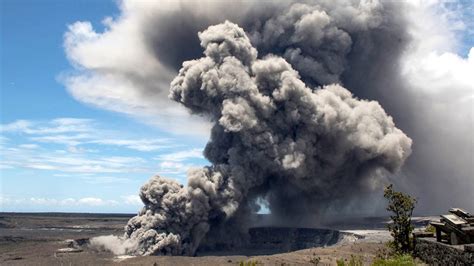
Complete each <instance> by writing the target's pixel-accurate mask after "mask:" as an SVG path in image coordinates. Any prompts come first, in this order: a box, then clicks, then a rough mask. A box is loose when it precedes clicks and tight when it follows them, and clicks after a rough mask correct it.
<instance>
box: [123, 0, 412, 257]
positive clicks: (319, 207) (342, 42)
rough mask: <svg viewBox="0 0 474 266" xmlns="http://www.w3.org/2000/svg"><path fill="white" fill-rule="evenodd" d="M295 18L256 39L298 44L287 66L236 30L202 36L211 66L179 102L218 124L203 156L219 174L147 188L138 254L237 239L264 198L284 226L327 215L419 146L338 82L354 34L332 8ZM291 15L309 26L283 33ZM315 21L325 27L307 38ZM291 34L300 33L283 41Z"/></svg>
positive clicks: (184, 87)
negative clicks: (340, 24) (331, 13)
mask: <svg viewBox="0 0 474 266" xmlns="http://www.w3.org/2000/svg"><path fill="white" fill-rule="evenodd" d="M290 10H291V12H290V13H288V14H286V15H283V17H281V18H280V17H279V16H276V17H274V18H273V19H270V20H269V21H267V22H268V23H267V24H266V25H271V26H268V27H269V28H268V30H265V27H266V26H264V27H263V28H264V29H263V30H262V31H261V34H260V36H259V37H258V38H260V40H262V41H263V42H264V43H269V44H271V45H270V46H273V42H282V41H283V40H286V41H288V42H291V43H290V44H288V48H282V49H283V50H282V51H284V52H282V55H283V57H281V56H279V55H275V54H271V53H268V54H263V55H261V56H260V57H259V56H258V54H257V49H256V48H255V47H254V46H253V45H252V41H251V39H250V38H249V37H248V36H247V34H246V33H245V31H244V30H243V29H242V28H241V27H239V26H238V25H237V24H234V23H231V22H229V21H225V22H224V23H221V24H218V25H214V26H210V27H209V28H207V29H206V30H204V31H202V32H200V33H199V40H200V45H201V47H202V48H203V50H204V57H201V58H199V59H195V60H190V61H186V62H184V63H183V64H182V68H181V69H180V70H179V73H178V75H177V76H176V77H175V78H174V80H173V81H172V82H171V90H170V98H171V99H172V100H174V101H176V102H179V103H180V104H182V105H183V106H185V107H186V108H188V109H189V110H190V111H191V112H192V113H194V114H198V115H201V116H204V117H207V118H208V119H210V121H211V122H212V123H213V127H212V131H211V137H210V140H209V142H208V144H207V146H206V148H205V151H204V155H205V156H206V158H207V159H208V160H209V161H210V162H211V163H212V165H211V166H208V167H204V168H202V169H191V170H190V171H189V173H188V184H187V186H182V185H180V184H179V183H177V182H175V181H172V180H167V179H165V178H163V177H160V176H155V177H153V178H152V179H150V181H148V182H147V183H146V184H145V185H144V186H143V187H142V189H141V191H140V197H141V199H142V201H143V202H144V204H145V207H144V208H143V209H142V211H141V212H140V213H139V215H137V216H136V217H134V218H132V219H131V220H130V221H129V223H128V224H127V226H126V233H125V238H126V239H131V240H133V241H135V242H136V243H137V244H136V247H135V248H134V249H132V250H129V252H131V253H136V254H142V255H150V254H154V255H157V254H171V255H183V254H185V255H192V254H194V253H195V252H196V250H197V248H198V247H199V245H200V243H201V242H202V241H203V239H205V240H206V241H207V242H210V243H211V242H212V241H213V239H212V238H213V237H218V238H223V235H220V232H222V231H223V230H222V229H223V228H225V229H226V230H227V232H226V234H227V238H232V237H229V235H237V236H238V235H240V233H242V232H245V229H246V228H245V226H246V221H247V222H248V220H249V219H250V216H251V214H252V213H253V212H255V211H256V208H258V207H257V206H256V200H257V199H265V200H266V201H267V202H268V205H269V208H270V210H271V211H272V214H273V215H275V216H276V217H289V216H310V215H318V214H319V213H322V211H323V210H324V209H325V208H326V207H327V206H334V205H336V206H337V205H338V204H344V202H348V201H350V200H351V199H353V198H357V197H358V196H360V195H364V194H366V193H370V192H371V191H373V190H374V189H376V188H378V186H377V183H380V182H381V180H383V176H384V174H386V173H387V172H391V173H394V172H396V171H397V170H398V169H400V167H401V166H402V165H403V163H404V161H405V159H406V158H407V157H408V155H409V154H410V152H411V143H412V141H411V139H410V138H409V137H407V136H406V135H405V134H404V133H403V132H402V131H401V130H400V129H398V128H397V127H396V126H395V124H394V122H393V119H392V118H391V117H390V116H389V115H387V114H386V113H385V111H384V110H383V108H382V107H381V106H380V104H378V103H377V102H375V101H367V100H361V99H358V98H357V97H354V96H353V95H352V93H351V92H350V91H349V90H347V89H345V88H344V87H342V86H341V85H338V84H332V83H333V82H338V81H340V76H341V74H342V73H343V71H344V67H345V66H346V65H347V58H346V57H347V53H348V51H349V47H350V45H351V38H350V35H349V34H348V33H347V32H345V31H343V30H341V29H338V27H337V26H335V24H331V23H332V22H331V21H333V19H335V18H332V17H330V16H329V15H328V13H326V12H325V11H320V10H319V9H317V8H315V7H311V6H307V5H299V4H295V5H293V6H291V7H290ZM286 16H290V18H291V17H298V16H299V17H300V18H301V19H300V20H299V21H300V23H294V22H290V24H291V25H290V26H287V25H280V24H281V23H286V21H288V17H286ZM302 18H305V19H302ZM312 23H314V25H318V28H317V30H314V31H312V32H311V34H309V35H308V32H306V30H309V29H310V28H311V24H312ZM369 24H370V23H369ZM353 26H354V27H359V26H357V25H353ZM286 27H292V29H291V30H289V31H290V32H291V33H288V34H283V35H282V36H274V35H275V34H274V33H275V32H283V33H285V32H286V31H287V29H286ZM278 29H281V30H278ZM255 33H256V32H253V34H254V36H253V37H254V38H257V37H255ZM265 33H269V34H270V33H271V34H270V35H269V36H267V35H266V34H265ZM250 34H252V32H250ZM272 38H275V39H279V38H281V40H273V39H272ZM305 38H309V39H308V40H306V39H305ZM267 39H268V40H267ZM330 44H331V45H330ZM285 45H286V44H284V45H283V46H285ZM306 45H309V46H310V47H306ZM311 45H313V46H311ZM270 46H269V47H270ZM283 46H282V47H283ZM299 46H300V47H299ZM257 47H259V45H258V41H257ZM261 47H263V51H265V52H266V51H267V50H265V45H262V46H261ZM290 47H291V48H290ZM268 49H269V48H268ZM313 49H314V50H315V51H313V52H311V51H312V50H313ZM305 51H306V52H305ZM310 52H311V53H310ZM306 53H307V54H306ZM293 65H296V66H298V67H297V70H299V71H300V72H301V73H300V72H299V71H297V70H295V68H294V67H293ZM313 66H314V69H315V72H312V71H310V69H312V68H313ZM318 66H320V67H318ZM328 83H330V84H329V85H322V84H328ZM314 85H315V86H314ZM319 85H322V86H319ZM230 225H235V226H230ZM229 230H230V232H229ZM224 238H225V237H224ZM229 241H233V240H232V239H229Z"/></svg>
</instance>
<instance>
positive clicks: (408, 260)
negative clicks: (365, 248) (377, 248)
mask: <svg viewBox="0 0 474 266" xmlns="http://www.w3.org/2000/svg"><path fill="white" fill-rule="evenodd" d="M372 265H373V266H412V265H413V266H414V265H416V263H415V260H414V259H413V257H412V256H410V255H409V254H404V255H398V256H395V257H392V258H388V259H376V260H375V261H374V262H373V263H372Z"/></svg>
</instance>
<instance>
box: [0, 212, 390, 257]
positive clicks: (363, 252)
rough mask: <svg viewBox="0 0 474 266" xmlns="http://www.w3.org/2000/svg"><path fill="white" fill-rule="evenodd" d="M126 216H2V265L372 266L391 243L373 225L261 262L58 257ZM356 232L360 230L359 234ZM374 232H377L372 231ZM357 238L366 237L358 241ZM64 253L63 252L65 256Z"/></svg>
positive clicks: (84, 252) (114, 230)
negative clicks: (357, 262)
mask: <svg viewBox="0 0 474 266" xmlns="http://www.w3.org/2000/svg"><path fill="white" fill-rule="evenodd" d="M130 217H131V216H130V215H102V214H9V213H0V265H107V264H120V265H206V266H208V265H238V264H240V262H245V261H253V262H258V263H260V264H263V265H312V264H313V263H314V262H316V261H319V265H336V260H338V259H343V260H350V258H351V256H356V257H360V258H362V260H363V261H364V262H365V264H368V263H370V262H371V261H372V260H373V259H374V257H375V256H376V254H377V252H379V251H378V250H379V249H383V248H384V246H385V244H384V242H386V241H387V240H388V238H389V235H388V232H387V231H385V230H383V227H380V224H379V223H374V224H373V226H372V227H375V228H368V227H367V225H365V226H361V225H356V227H350V226H349V225H347V224H346V225H344V226H341V229H345V230H346V231H348V232H351V233H354V234H356V235H357V236H359V237H356V235H354V237H347V238H345V239H344V240H342V241H341V242H340V243H339V244H337V245H334V246H330V247H323V248H310V249H304V250H298V251H294V252H288V253H278V254H273V255H265V256H245V255H206V256H196V257H168V256H149V257H120V256H119V257H117V256H114V255H113V254H111V253H109V252H105V251H98V250H94V249H91V248H88V247H86V246H83V247H81V248H80V249H79V250H75V251H80V252H61V249H64V248H70V241H68V240H71V239H75V240H78V239H79V241H80V239H88V238H91V237H94V236H99V235H110V234H114V235H121V234H122V233H123V226H124V225H125V224H126V222H127V221H128V219H129V218H130ZM357 229H359V230H357ZM374 229H376V230H374ZM360 236H365V237H364V238H360ZM63 251H67V250H63Z"/></svg>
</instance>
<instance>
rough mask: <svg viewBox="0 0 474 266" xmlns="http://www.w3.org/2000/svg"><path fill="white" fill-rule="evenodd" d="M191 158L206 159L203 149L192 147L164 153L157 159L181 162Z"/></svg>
mask: <svg viewBox="0 0 474 266" xmlns="http://www.w3.org/2000/svg"><path fill="white" fill-rule="evenodd" d="M191 158H199V159H204V156H203V154H202V149H191V150H185V151H177V152H173V153H168V154H162V155H160V156H158V157H157V158H155V159H158V160H162V161H173V162H180V161H184V160H187V159H191Z"/></svg>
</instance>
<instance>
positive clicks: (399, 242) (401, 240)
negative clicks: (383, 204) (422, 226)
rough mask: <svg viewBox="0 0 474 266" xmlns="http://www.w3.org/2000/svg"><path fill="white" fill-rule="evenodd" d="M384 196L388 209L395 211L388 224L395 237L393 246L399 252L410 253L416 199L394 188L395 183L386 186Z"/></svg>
mask: <svg viewBox="0 0 474 266" xmlns="http://www.w3.org/2000/svg"><path fill="white" fill-rule="evenodd" d="M384 197H385V198H386V199H387V200H388V206H387V210H388V211H390V212H392V213H393V214H392V215H390V219H391V220H392V223H391V224H389V225H388V230H389V231H390V234H391V235H392V237H393V242H392V247H393V249H394V251H395V252H396V253H398V254H403V253H408V252H410V251H411V241H410V235H411V232H412V231H413V225H412V224H411V216H412V214H413V210H414V209H415V204H416V200H415V199H414V198H412V197H411V196H410V195H407V194H404V193H402V192H398V191H395V190H393V185H389V186H387V187H386V188H385V190H384Z"/></svg>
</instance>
